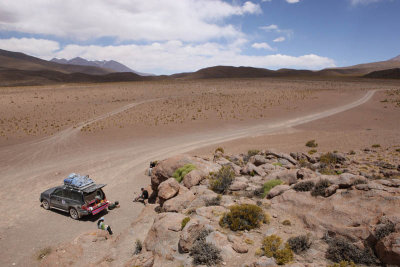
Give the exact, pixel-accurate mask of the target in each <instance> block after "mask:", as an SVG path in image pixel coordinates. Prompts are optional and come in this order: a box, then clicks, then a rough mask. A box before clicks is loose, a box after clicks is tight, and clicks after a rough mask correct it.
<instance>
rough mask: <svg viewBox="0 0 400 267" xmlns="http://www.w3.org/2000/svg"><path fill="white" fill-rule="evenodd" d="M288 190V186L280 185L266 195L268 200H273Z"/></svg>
mask: <svg viewBox="0 0 400 267" xmlns="http://www.w3.org/2000/svg"><path fill="white" fill-rule="evenodd" d="M289 189H290V186H288V185H285V184H282V185H277V186H275V187H274V188H272V189H271V190H270V191H269V193H268V196H267V197H268V198H274V197H276V196H279V195H281V194H283V192H285V191H287V190H289Z"/></svg>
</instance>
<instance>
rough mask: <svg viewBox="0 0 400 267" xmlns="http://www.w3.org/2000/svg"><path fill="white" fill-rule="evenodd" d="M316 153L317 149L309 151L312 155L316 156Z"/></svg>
mask: <svg viewBox="0 0 400 267" xmlns="http://www.w3.org/2000/svg"><path fill="white" fill-rule="evenodd" d="M315 153H317V150H316V149H311V150H309V151H308V154H310V155H312V154H315Z"/></svg>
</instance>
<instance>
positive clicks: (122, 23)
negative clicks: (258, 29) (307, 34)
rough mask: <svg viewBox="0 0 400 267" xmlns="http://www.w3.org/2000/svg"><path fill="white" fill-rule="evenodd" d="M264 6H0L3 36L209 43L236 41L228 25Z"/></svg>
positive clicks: (166, 2)
mask: <svg viewBox="0 0 400 267" xmlns="http://www.w3.org/2000/svg"><path fill="white" fill-rule="evenodd" d="M261 12H262V11H261V7H260V6H259V4H255V3H253V2H251V1H247V2H245V3H244V4H243V5H238V4H231V3H227V2H224V1H222V0H202V1H196V0H179V1H176V0H163V1H157V0H146V1H143V0H113V1H109V0H85V1H82V0H68V1H65V0H51V1H43V0H19V1H0V14H5V15H4V16H3V15H2V16H1V17H0V31H16V32H22V33H30V34H43V35H51V36H57V37H63V38H68V39H71V38H72V39H79V40H90V39H94V38H100V37H116V38H118V39H119V40H148V41H166V40H182V41H206V40H210V39H214V38H215V39H217V38H237V37H239V36H241V35H243V34H242V33H241V31H240V30H238V29H236V28H235V27H234V26H233V25H230V24H224V23H223V20H224V19H227V18H229V17H232V16H243V15H246V14H259V13H261Z"/></svg>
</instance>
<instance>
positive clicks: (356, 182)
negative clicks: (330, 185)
mask: <svg viewBox="0 0 400 267" xmlns="http://www.w3.org/2000/svg"><path fill="white" fill-rule="evenodd" d="M367 183H368V182H367V181H366V180H364V179H357V180H355V181H354V183H353V185H358V184H367Z"/></svg>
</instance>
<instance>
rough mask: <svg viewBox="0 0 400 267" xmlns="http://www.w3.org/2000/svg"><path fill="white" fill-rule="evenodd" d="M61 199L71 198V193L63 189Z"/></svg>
mask: <svg viewBox="0 0 400 267" xmlns="http://www.w3.org/2000/svg"><path fill="white" fill-rule="evenodd" d="M63 197H65V198H72V192H71V190H69V189H64V194H63Z"/></svg>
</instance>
